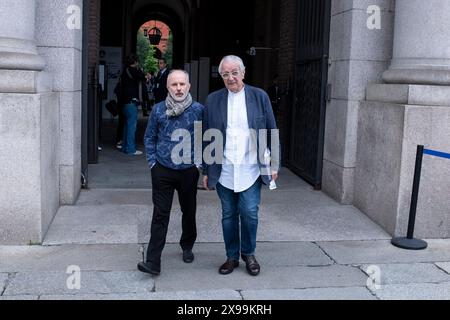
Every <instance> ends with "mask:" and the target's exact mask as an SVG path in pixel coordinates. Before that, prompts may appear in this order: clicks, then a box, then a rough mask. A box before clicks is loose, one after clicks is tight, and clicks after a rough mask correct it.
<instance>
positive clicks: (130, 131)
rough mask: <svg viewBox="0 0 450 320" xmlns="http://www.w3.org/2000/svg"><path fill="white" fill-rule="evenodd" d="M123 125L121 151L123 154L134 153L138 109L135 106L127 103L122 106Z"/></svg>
mask: <svg viewBox="0 0 450 320" xmlns="http://www.w3.org/2000/svg"><path fill="white" fill-rule="evenodd" d="M123 115H124V116H125V124H124V127H123V139H122V151H123V152H125V153H128V154H130V153H135V152H136V142H135V140H136V125H137V116H138V109H137V106H136V104H134V103H129V104H125V105H124V106H123Z"/></svg>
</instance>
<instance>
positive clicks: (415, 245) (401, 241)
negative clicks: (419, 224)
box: [391, 237, 428, 250]
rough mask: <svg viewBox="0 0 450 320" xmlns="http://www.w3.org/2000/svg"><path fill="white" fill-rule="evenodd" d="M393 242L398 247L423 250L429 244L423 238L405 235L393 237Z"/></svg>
mask: <svg viewBox="0 0 450 320" xmlns="http://www.w3.org/2000/svg"><path fill="white" fill-rule="evenodd" d="M391 243H392V244H393V245H394V246H396V247H399V248H402V249H409V250H422V249H425V248H426V247H427V245H428V244H427V243H426V242H425V241H423V240H420V239H414V238H411V239H409V238H405V237H399V238H393V239H392V240H391Z"/></svg>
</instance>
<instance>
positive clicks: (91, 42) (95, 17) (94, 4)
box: [88, 0, 101, 77]
mask: <svg viewBox="0 0 450 320" xmlns="http://www.w3.org/2000/svg"><path fill="white" fill-rule="evenodd" d="M100 2H101V0H90V1H89V31H88V65H89V71H90V72H92V71H93V70H95V69H96V67H97V63H98V51H99V46H100ZM89 76H90V77H91V76H92V74H90V75H89Z"/></svg>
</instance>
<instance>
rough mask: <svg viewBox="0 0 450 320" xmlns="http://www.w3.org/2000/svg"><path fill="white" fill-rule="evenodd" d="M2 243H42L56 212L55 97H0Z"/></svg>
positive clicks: (57, 135)
mask: <svg viewBox="0 0 450 320" xmlns="http://www.w3.org/2000/svg"><path fill="white" fill-rule="evenodd" d="M0 119H1V123H0V176H1V177H2V183H1V184H0V245H2V244H7V245H26V244H39V243H41V242H42V240H43V238H44V236H45V234H46V232H47V230H48V227H49V225H50V223H51V221H52V220H53V218H54V216H55V214H56V212H57V210H58V208H59V134H58V133H59V130H60V128H59V97H58V94H57V93H43V94H15V93H0Z"/></svg>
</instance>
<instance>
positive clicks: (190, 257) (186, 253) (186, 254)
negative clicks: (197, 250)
mask: <svg viewBox="0 0 450 320" xmlns="http://www.w3.org/2000/svg"><path fill="white" fill-rule="evenodd" d="M183 261H184V262H186V263H191V262H192V261H194V254H193V253H192V250H191V249H186V250H183Z"/></svg>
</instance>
